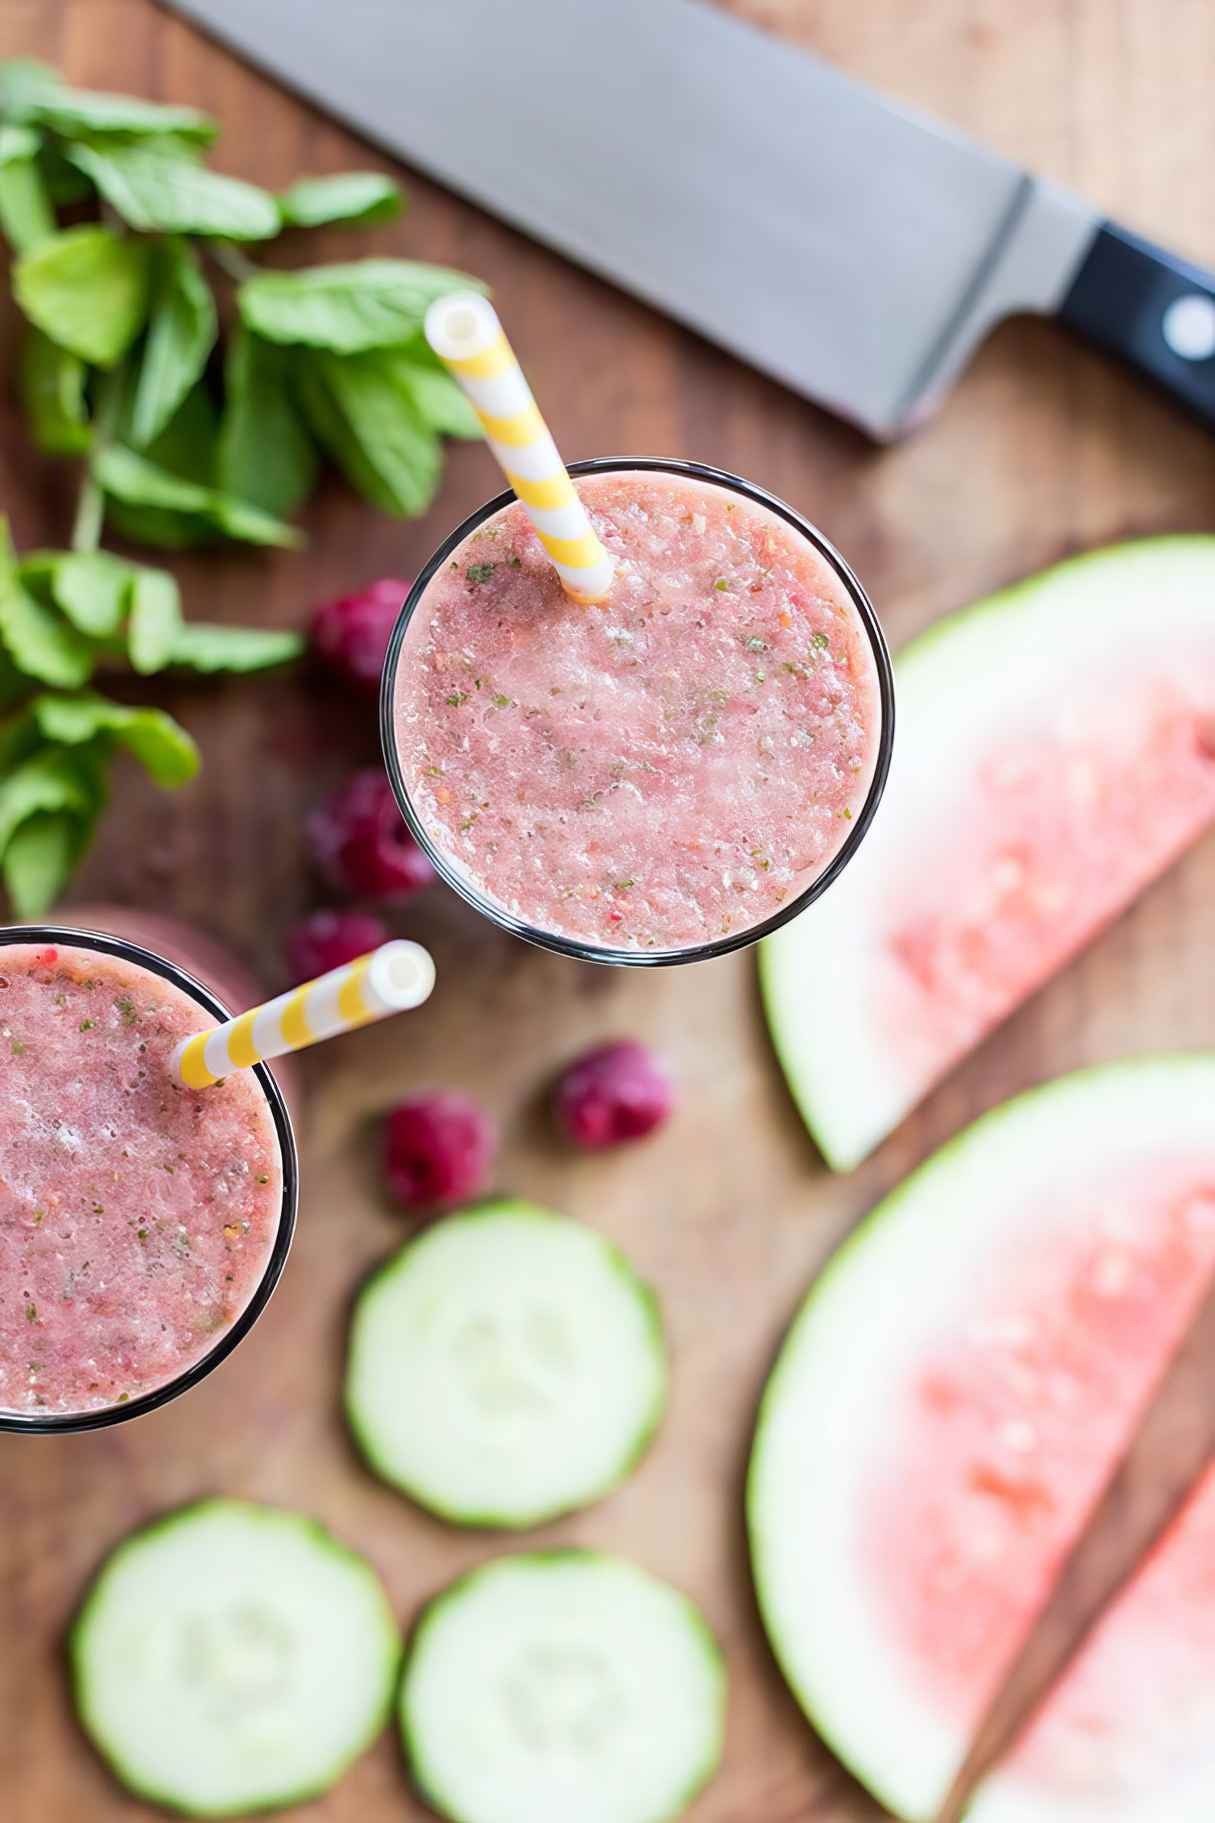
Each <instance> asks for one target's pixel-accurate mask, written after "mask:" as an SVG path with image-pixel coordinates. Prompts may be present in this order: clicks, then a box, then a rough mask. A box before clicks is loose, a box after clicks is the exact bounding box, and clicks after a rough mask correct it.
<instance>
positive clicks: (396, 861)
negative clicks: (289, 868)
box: [308, 766, 435, 905]
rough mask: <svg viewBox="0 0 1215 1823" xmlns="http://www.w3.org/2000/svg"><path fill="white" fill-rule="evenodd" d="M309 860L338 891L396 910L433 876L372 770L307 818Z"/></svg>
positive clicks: (386, 786)
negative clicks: (386, 905) (381, 900)
mask: <svg viewBox="0 0 1215 1823" xmlns="http://www.w3.org/2000/svg"><path fill="white" fill-rule="evenodd" d="M308 836H309V839H310V841H311V843H312V855H313V859H314V860H315V862H316V864H317V866H318V867H319V869H320V871H321V872H322V873H323V874H324V876H325V878H326V879H327V880H328V881H329V883H330V885H331V886H335V887H336V888H337V889H338V891H339V892H344V893H349V894H350V896H351V898H354V899H358V898H365V899H383V900H386V901H388V902H389V903H391V904H395V905H399V904H400V903H401V901H402V900H404V899H408V898H409V897H410V895H411V894H413V893H416V892H418V891H419V890H420V889H421V888H422V887H423V886H429V885H430V884H431V882H432V881H433V880H434V877H435V870H434V868H433V867H432V866H431V865H430V862H429V861H428V860H427V858H426V856H425V855H424V854H423V853H422V850H421V849H420V848H419V847H418V845H417V843H416V842H415V841H414V839H413V837H412V836H411V835H410V833H409V831H408V829H407V828H406V827H405V823H404V820H403V819H402V816H401V813H400V811H399V810H398V809H397V805H396V799H395V798H394V797H393V795H392V787H391V785H390V784H389V783H388V780H387V779H386V778H385V777H384V774H383V773H382V772H381V771H379V770H378V768H376V767H374V766H372V767H368V769H367V770H366V771H365V772H356V773H354V774H353V775H352V777H350V778H349V779H347V781H346V783H345V784H344V785H339V786H338V788H337V790H336V791H334V792H331V793H330V795H329V796H328V797H327V798H326V799H325V801H324V803H323V804H320V805H318V807H317V808H316V809H315V810H314V811H313V812H312V815H311V816H310V817H309V818H308Z"/></svg>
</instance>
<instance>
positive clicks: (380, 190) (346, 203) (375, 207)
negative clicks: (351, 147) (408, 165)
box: [278, 171, 404, 228]
mask: <svg viewBox="0 0 1215 1823" xmlns="http://www.w3.org/2000/svg"><path fill="white" fill-rule="evenodd" d="M403 204H404V198H403V196H402V195H401V190H400V186H399V185H398V184H395V183H394V182H393V181H392V179H391V177H385V176H384V175H383V174H382V173H381V172H379V171H343V172H342V173H341V175H340V176H338V177H301V178H300V179H299V180H298V181H297V182H296V183H293V184H292V186H291V188H290V189H289V190H284V191H283V194H282V195H281V196H280V197H279V199H278V206H279V213H280V214H281V215H282V218H283V221H284V223H285V224H286V226H287V227H289V228H322V227H325V226H327V225H328V224H329V223H331V222H345V223H347V224H350V225H353V224H354V223H356V222H357V223H359V224H360V225H369V224H370V223H372V222H388V221H391V220H392V219H393V217H394V216H396V215H399V214H400V213H401V209H402V206H403Z"/></svg>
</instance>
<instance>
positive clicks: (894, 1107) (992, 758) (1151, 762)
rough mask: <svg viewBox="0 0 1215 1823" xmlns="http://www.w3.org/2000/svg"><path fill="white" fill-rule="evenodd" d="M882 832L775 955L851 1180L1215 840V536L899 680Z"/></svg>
mask: <svg viewBox="0 0 1215 1823" xmlns="http://www.w3.org/2000/svg"><path fill="white" fill-rule="evenodd" d="M895 676H896V695H897V701H898V714H899V737H898V740H897V742H896V750H895V755H894V763H893V766H892V770H891V775H890V780H889V783H888V785H887V789H886V794H885V798H884V801H883V803H882V807H881V810H880V813H879V815H878V817H877V819H876V821H875V823H874V827H873V828H872V830H871V831H870V832H869V834H868V836H867V838H866V840H865V843H864V845H863V846H862V848H861V849H860V850H859V852H858V853H857V854H856V856H855V857H854V858H853V860H852V862H851V864H850V866H849V867H848V869H847V871H846V873H844V874H843V875H842V876H841V878H840V879H839V880H838V881H837V882H836V883H835V885H834V886H833V887H832V888H831V890H830V892H828V893H826V894H824V895H823V897H822V898H821V899H820V900H819V901H818V902H817V903H816V904H815V905H813V906H811V907H809V908H808V910H807V911H805V912H804V913H803V914H802V915H801V916H800V917H799V918H797V919H795V920H793V922H792V923H790V924H788V925H786V926H785V927H784V928H783V929H782V930H780V931H778V932H776V933H775V934H774V935H773V936H772V937H770V938H768V939H767V940H766V941H765V942H764V943H763V944H762V945H761V946H760V979H761V986H762V990H763V995H764V1001H765V1006H766V1010H767V1015H768V1022H769V1025H770V1028H771V1032H772V1037H773V1042H774V1044H775V1046H776V1050H777V1053H778V1055H779V1057H780V1060H781V1063H782V1065H783V1067H784V1070H785V1074H786V1076H787V1077H788V1080H789V1085H790V1088H791V1090H792V1092H793V1095H794V1098H795V1100H796V1102H797V1104H798V1106H799V1108H800V1110H801V1113H802V1115H803V1118H804V1119H805V1121H806V1123H807V1125H808V1126H809V1128H810V1130H811V1133H812V1134H813V1136H814V1138H815V1140H816V1141H817V1143H818V1145H819V1147H820V1149H821V1151H822V1153H823V1156H824V1157H825V1158H826V1160H827V1162H828V1163H829V1164H830V1165H831V1166H832V1167H833V1168H834V1169H836V1170H841V1171H842V1170H849V1169H851V1168H852V1167H853V1166H854V1165H856V1164H857V1163H859V1161H860V1160H861V1159H862V1158H864V1157H865V1155H866V1154H867V1153H868V1152H870V1151H871V1150H872V1149H873V1148H874V1147H875V1146H876V1145H878V1144H879V1143H880V1142H881V1140H882V1139H884V1138H885V1136H886V1135H887V1134H888V1133H890V1132H891V1131H892V1130H893V1129H894V1128H895V1127H896V1126H897V1125H898V1123H899V1122H900V1121H901V1120H902V1118H903V1117H904V1115H905V1114H907V1113H908V1112H909V1110H910V1109H911V1108H913V1107H914V1106H915V1104H916V1103H917V1102H918V1101H919V1100H920V1099H921V1097H922V1096H923V1095H925V1094H926V1093H927V1091H928V1090H929V1088H931V1087H932V1085H933V1084H934V1083H935V1082H936V1081H937V1080H938V1079H939V1078H940V1077H941V1076H943V1075H944V1074H945V1072H946V1071H947V1070H948V1069H949V1068H950V1067H951V1066H952V1065H953V1064H954V1063H956V1062H957V1061H958V1060H959V1058H961V1057H962V1056H964V1055H965V1053H966V1052H967V1051H969V1050H970V1049H971V1048H972V1047H973V1046H974V1045H975V1044H977V1043H978V1041H979V1040H980V1039H981V1038H982V1037H983V1036H984V1035H985V1033H987V1032H988V1031H990V1030H991V1028H992V1027H993V1026H995V1025H996V1024H998V1023H999V1021H1000V1020H1002V1019H1003V1018H1005V1017H1006V1016H1007V1015H1008V1014H1009V1013H1010V1012H1011V1011H1012V1010H1013V1009H1014V1007H1016V1006H1017V1005H1018V1004H1019V1003H1020V1002H1021V1001H1022V1000H1023V999H1025V998H1026V997H1027V996H1028V995H1029V994H1030V993H1032V992H1033V991H1034V990H1035V989H1036V988H1037V987H1038V986H1040V985H1041V984H1042V982H1043V981H1045V980H1046V979H1047V978H1048V977H1049V976H1050V975H1051V974H1053V973H1054V971H1055V970H1056V969H1058V968H1059V967H1060V966H1061V965H1062V964H1063V963H1064V962H1066V961H1067V960H1068V959H1069V958H1070V957H1071V956H1072V955H1074V954H1075V953H1076V952H1077V951H1078V950H1079V949H1080V948H1081V947H1082V946H1083V945H1084V944H1085V943H1086V942H1087V941H1088V940H1089V939H1090V938H1091V937H1092V935H1093V934H1094V932H1096V931H1097V930H1099V929H1100V928H1101V927H1102V926H1103V925H1105V924H1106V923H1108V922H1109V921H1110V920H1111V919H1112V918H1114V917H1115V916H1117V914H1118V913H1119V912H1120V911H1122V910H1123V909H1124V908H1125V907H1126V906H1127V905H1128V904H1129V903H1130V902H1131V900H1132V899H1133V898H1134V897H1135V896H1136V894H1137V893H1139V892H1140V891H1142V889H1143V888H1144V887H1145V886H1146V885H1147V884H1148V882H1149V881H1151V880H1152V879H1154V878H1155V877H1156V876H1157V875H1158V874H1159V873H1161V872H1162V871H1163V870H1164V869H1165V868H1166V867H1167V866H1169V865H1170V863H1171V862H1172V861H1173V860H1174V859H1176V858H1177V856H1178V855H1180V854H1181V853H1182V852H1183V851H1184V850H1185V848H1186V847H1188V846H1189V845H1190V844H1191V843H1192V842H1193V841H1194V840H1195V839H1196V838H1197V837H1198V836H1199V835H1200V834H1201V833H1202V832H1203V831H1204V830H1205V829H1207V828H1208V827H1209V826H1210V825H1211V824H1212V822H1215V538H1213V537H1203V536H1184V537H1168V538H1151V539H1143V540H1141V541H1139V542H1136V543H1133V544H1123V545H1113V546H1110V547H1109V548H1107V549H1105V550H1099V551H1095V552H1092V553H1090V554H1089V555H1086V556H1083V557H1078V558H1074V559H1071V560H1070V561H1068V562H1066V563H1061V564H1059V565H1057V566H1056V567H1055V568H1053V569H1050V570H1046V571H1044V572H1043V573H1042V574H1041V575H1039V576H1035V577H1031V578H1029V579H1028V580H1027V581H1025V582H1022V583H1020V584H1019V585H1018V586H1016V587H1015V588H1011V589H1007V590H1005V591H1003V592H1002V593H1000V594H998V595H993V596H991V597H989V598H988V599H987V600H985V601H981V602H979V603H977V604H976V605H975V606H973V607H971V608H968V609H965V610H963V611H961V612H959V613H957V614H953V615H951V616H949V617H947V618H946V619H945V620H943V621H941V622H938V623H937V624H936V625H935V626H933V627H931V628H930V629H929V630H928V631H927V632H926V633H924V634H922V635H921V636H920V637H919V638H918V639H916V640H914V641H913V642H912V643H911V645H909V646H908V647H907V648H906V649H905V650H904V651H903V652H902V653H901V654H900V656H899V658H898V660H897V663H896V667H895Z"/></svg>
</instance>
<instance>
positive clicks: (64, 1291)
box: [0, 926, 297, 1431]
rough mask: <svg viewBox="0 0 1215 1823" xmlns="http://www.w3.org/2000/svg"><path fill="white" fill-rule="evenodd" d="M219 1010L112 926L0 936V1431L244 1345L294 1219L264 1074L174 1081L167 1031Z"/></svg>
mask: <svg viewBox="0 0 1215 1823" xmlns="http://www.w3.org/2000/svg"><path fill="white" fill-rule="evenodd" d="M225 1017H227V1012H226V1009H225V1008H224V1007H223V1005H222V1004H221V1003H220V1002H219V1001H218V1000H216V999H215V998H214V997H213V996H212V995H211V993H210V992H209V991H208V990H207V989H206V988H204V987H203V986H202V984H201V983H200V982H198V981H196V980H194V979H193V978H192V977H191V976H189V975H187V974H186V973H185V972H184V971H183V970H182V969H180V968H178V967H177V966H176V965H175V964H173V963H171V962H168V961H166V960H165V959H164V958H163V957H162V956H159V955H156V954H155V953H154V952H152V951H150V950H146V949H141V948H140V947H139V946H137V945H136V944H134V943H131V942H129V941H126V940H124V939H123V938H119V937H110V936H104V935H101V934H99V933H96V932H91V931H84V930H77V929H74V928H67V927H59V926H55V927H51V926H39V927H33V926H13V927H8V928H0V1081H2V1083H3V1092H2V1093H0V1431H3V1430H10V1431H11V1430H26V1431H30V1430H32V1431H59V1430H86V1429H92V1428H94V1427H96V1426H97V1425H103V1424H111V1423H114V1422H116V1421H117V1420H119V1419H125V1418H130V1417H135V1416H137V1415H138V1414H139V1413H141V1412H146V1411H150V1410H153V1409H154V1408H156V1407H157V1406H159V1405H161V1404H163V1403H164V1402H165V1401H166V1400H167V1399H170V1398H172V1397H174V1396H175V1395H176V1394H177V1393H180V1392H184V1391H185V1390H186V1389H187V1387H190V1386H193V1385H194V1384H195V1383H196V1382H197V1381H198V1380H200V1379H201V1378H202V1377H203V1375H204V1374H206V1373H209V1372H210V1370H211V1369H212V1368H213V1367H214V1366H216V1365H217V1363H218V1362H219V1361H221V1360H222V1359H223V1358H224V1356H226V1355H227V1354H228V1353H230V1352H231V1350H232V1349H233V1348H234V1347H235V1346H236V1344H237V1343H238V1342H239V1341H240V1339H241V1337H242V1336H244V1335H245V1334H246V1333H247V1332H248V1330H249V1328H250V1327H251V1326H252V1324H253V1322H254V1321H255V1320H256V1318H257V1316H258V1314H259V1313H260V1311H261V1310H262V1309H263V1308H264V1306H265V1304H266V1302H267V1300H268V1298H269V1296H270V1293H271V1291H272V1290H273V1288H274V1285H275V1283H276V1282H277V1280H278V1277H279V1274H280V1272H281V1270H282V1267H283V1263H284V1260H285V1259H286V1255H287V1250H288V1247H289V1245H290V1241H291V1234H292V1229H293V1226H294V1221H295V1207H296V1197H297V1173H296V1160H295V1145H294V1139H293V1136H292V1131H291V1124H290V1120H289V1118H288V1115H287V1111H286V1107H285V1104H284V1102H283V1098H282V1095H281V1093H280V1091H279V1088H278V1086H277V1084H276V1083H275V1081H274V1078H273V1076H272V1075H271V1074H270V1072H269V1071H268V1070H267V1069H266V1068H265V1067H264V1065H258V1066H256V1067H255V1068H253V1069H249V1070H241V1071H238V1072H236V1073H235V1074H233V1075H232V1076H231V1077H229V1078H227V1079H225V1081H223V1082H222V1083H219V1084H217V1085H216V1086H215V1087H214V1088H210V1089H206V1090H203V1091H195V1090H190V1089H187V1088H185V1087H184V1086H183V1085H182V1084H181V1082H180V1081H179V1079H178V1078H177V1075H176V1073H175V1071H174V1069H173V1067H172V1057H173V1052H174V1049H175V1047H176V1045H177V1043H178V1042H179V1040H180V1039H182V1038H184V1037H187V1036H189V1035H190V1034H191V1033H193V1032H197V1031H201V1030H203V1029H205V1028H207V1027H210V1026H213V1025H215V1024H217V1023H218V1022H219V1020H220V1019H222V1018H225Z"/></svg>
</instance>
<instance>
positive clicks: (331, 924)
mask: <svg viewBox="0 0 1215 1823" xmlns="http://www.w3.org/2000/svg"><path fill="white" fill-rule="evenodd" d="M387 936H388V928H387V926H386V925H385V923H384V920H383V919H382V918H377V917H375V916H373V914H372V913H371V912H356V911H317V912H313V913H312V915H311V917H309V918H305V919H304V921H303V923H302V924H297V925H296V926H295V929H294V930H293V931H291V932H290V933H289V934H288V937H287V962H288V966H289V967H290V969H291V978H292V980H293V981H311V980H312V978H313V976H314V975H327V974H328V973H329V970H330V969H331V968H341V966H342V964H343V963H344V962H353V961H354V959H355V957H356V956H365V955H366V954H367V951H368V950H369V949H378V948H379V946H380V944H381V943H383V942H385V941H386V939H387Z"/></svg>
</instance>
